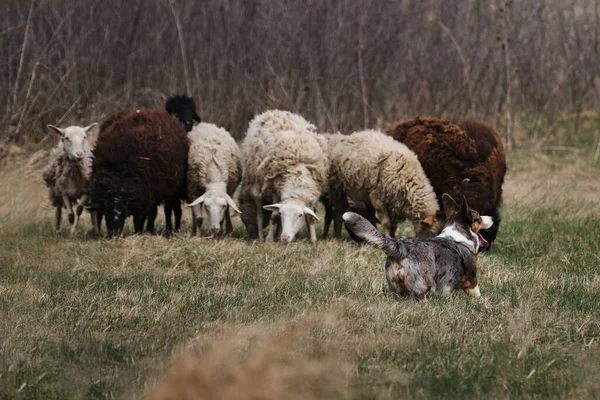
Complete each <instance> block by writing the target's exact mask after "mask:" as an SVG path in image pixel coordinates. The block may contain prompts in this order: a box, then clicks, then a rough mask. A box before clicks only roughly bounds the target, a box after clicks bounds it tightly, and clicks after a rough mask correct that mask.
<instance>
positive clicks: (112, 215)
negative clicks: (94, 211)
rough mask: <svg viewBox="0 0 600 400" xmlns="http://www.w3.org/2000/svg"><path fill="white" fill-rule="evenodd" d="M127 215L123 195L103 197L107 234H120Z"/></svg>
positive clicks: (126, 205) (127, 211) (126, 206)
mask: <svg viewBox="0 0 600 400" xmlns="http://www.w3.org/2000/svg"><path fill="white" fill-rule="evenodd" d="M128 215H129V210H128V204H127V201H126V200H125V197H124V196H122V195H120V194H117V195H115V196H107V197H106V198H105V200H104V217H105V219H106V231H107V232H108V236H110V237H112V236H116V235H120V234H121V232H122V231H123V226H124V225H125V219H126V218H127V216H128Z"/></svg>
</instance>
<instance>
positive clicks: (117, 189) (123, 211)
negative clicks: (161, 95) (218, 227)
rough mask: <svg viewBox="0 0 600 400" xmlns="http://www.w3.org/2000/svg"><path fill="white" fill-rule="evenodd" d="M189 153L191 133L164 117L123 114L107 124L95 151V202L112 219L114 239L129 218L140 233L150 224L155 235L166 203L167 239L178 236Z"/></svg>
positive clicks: (150, 113) (141, 112)
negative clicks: (159, 213) (161, 207)
mask: <svg viewBox="0 0 600 400" xmlns="http://www.w3.org/2000/svg"><path fill="white" fill-rule="evenodd" d="M188 148H189V143H188V138H187V133H186V131H185V129H184V128H183V126H182V125H181V123H180V122H179V121H178V120H177V118H175V117H174V116H171V115H169V114H167V113H165V112H164V111H156V110H154V111H151V110H138V111H132V112H120V113H116V114H114V115H113V116H111V117H110V118H109V119H108V120H107V121H105V122H104V123H103V124H102V126H101V129H100V134H99V135H98V141H97V143H96V148H95V150H94V163H93V166H92V178H91V183H92V199H93V207H94V208H96V209H99V210H100V211H101V212H102V214H104V216H105V217H106V228H107V230H108V234H109V235H114V234H118V233H120V232H121V231H122V229H123V225H124V223H125V219H126V218H127V217H128V216H129V215H132V216H133V223H134V227H135V232H136V233H139V232H142V230H143V227H144V223H145V222H146V219H147V225H146V230H147V231H150V232H152V231H153V229H154V219H155V218H156V207H157V206H158V205H159V204H160V203H163V202H164V204H165V217H166V225H167V233H171V232H172V230H173V226H172V223H171V211H172V210H173V209H174V210H175V229H176V230H178V229H179V227H180V224H181V207H180V202H179V199H180V198H181V196H182V195H183V194H184V190H185V174H186V168H187V155H188Z"/></svg>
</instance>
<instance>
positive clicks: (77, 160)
mask: <svg viewBox="0 0 600 400" xmlns="http://www.w3.org/2000/svg"><path fill="white" fill-rule="evenodd" d="M96 125H97V123H95V122H94V123H93V124H91V125H89V126H86V127H85V128H82V127H80V126H69V127H68V128H64V129H61V128H58V127H56V126H53V125H48V128H50V129H52V131H53V132H56V133H57V134H58V135H59V136H60V138H61V141H60V142H59V143H58V146H56V148H55V149H54V150H53V151H52V154H51V156H50V163H49V164H48V165H47V166H46V168H44V170H43V171H42V177H43V179H44V182H46V186H47V187H48V194H49V196H50V202H51V203H52V205H53V206H54V207H56V231H57V232H59V231H60V220H61V216H62V208H63V207H65V208H66V209H67V212H68V215H69V223H70V224H71V225H72V227H71V235H74V234H75V232H76V231H77V225H78V224H79V216H80V215H81V213H82V211H83V207H84V205H85V204H86V203H87V202H88V200H89V189H90V187H89V184H90V173H91V172H92V159H93V155H92V150H91V148H90V145H89V143H88V141H87V133H88V132H89V130H90V129H92V128H93V127H94V126H96ZM77 202H79V204H78V205H77V208H76V210H75V211H73V205H74V204H75V203H77ZM91 215H92V224H93V225H94V227H95V226H96V224H95V223H94V220H95V214H94V213H93V212H92V213H91Z"/></svg>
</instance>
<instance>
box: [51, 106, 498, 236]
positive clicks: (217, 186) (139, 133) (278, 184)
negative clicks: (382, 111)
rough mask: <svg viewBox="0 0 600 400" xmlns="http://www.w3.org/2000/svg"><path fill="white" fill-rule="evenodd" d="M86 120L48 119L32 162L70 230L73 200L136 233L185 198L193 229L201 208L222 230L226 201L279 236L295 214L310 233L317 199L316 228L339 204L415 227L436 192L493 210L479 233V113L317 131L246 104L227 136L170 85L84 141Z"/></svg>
mask: <svg viewBox="0 0 600 400" xmlns="http://www.w3.org/2000/svg"><path fill="white" fill-rule="evenodd" d="M194 121H197V122H199V123H198V124H196V125H195V126H194ZM95 125H96V124H92V125H90V126H87V127H85V128H82V127H78V126H71V127H68V128H65V129H61V128H57V127H54V126H49V127H50V128H51V129H52V130H53V131H54V132H56V133H57V134H58V135H59V136H60V137H61V140H60V142H59V144H58V146H57V147H56V148H55V149H54V151H53V153H52V156H51V159H50V162H49V164H48V166H47V167H46V168H44V171H43V178H44V181H45V182H46V185H47V187H48V190H49V195H50V200H51V202H52V205H53V206H54V207H56V229H57V230H59V229H60V222H61V215H62V209H63V208H66V210H67V213H68V218H69V222H70V223H71V224H72V228H71V234H75V232H76V230H77V224H78V221H79V218H80V215H81V213H82V211H83V209H84V207H85V208H87V209H88V210H89V211H90V214H91V216H92V222H93V226H94V230H95V231H96V233H99V232H100V226H101V221H102V219H103V218H104V219H105V222H106V228H107V231H108V234H109V235H111V236H112V235H117V234H120V233H121V231H122V229H123V226H124V223H125V220H126V218H127V217H128V216H133V223H134V228H135V232H136V233H139V232H142V231H144V230H145V231H148V232H154V220H155V218H156V215H157V207H158V205H160V204H164V210H165V218H166V230H167V233H171V232H172V231H173V230H179V228H180V224H181V213H182V210H181V200H185V201H187V203H188V204H189V206H190V207H191V211H192V214H193V227H192V233H193V234H194V235H200V234H201V228H202V224H203V220H204V219H206V220H207V225H208V231H209V233H210V234H211V235H215V234H219V233H221V232H226V233H230V232H231V231H232V224H231V216H230V211H232V212H235V213H238V214H240V216H241V218H242V221H243V222H244V225H245V226H246V230H247V232H248V235H249V236H250V237H251V238H256V237H258V238H260V239H266V240H274V239H276V238H279V239H280V241H281V242H284V243H289V242H291V241H292V240H294V238H295V237H296V235H297V234H298V232H299V231H300V229H301V228H302V226H303V225H304V224H306V225H307V226H308V231H309V234H310V240H311V241H313V242H314V241H316V240H317V235H316V230H315V221H318V220H319V217H318V216H317V214H316V212H315V211H316V207H317V205H318V204H319V202H321V203H323V205H324V206H325V221H324V222H325V223H324V236H325V237H326V236H327V235H328V233H329V228H330V224H331V222H333V224H334V232H335V235H336V236H337V237H339V236H340V235H341V228H342V214H343V213H344V212H346V211H348V210H352V211H355V212H357V213H359V214H361V215H363V216H364V217H365V218H366V219H368V220H369V221H370V222H371V223H373V224H374V225H376V224H377V223H380V224H381V226H382V227H383V230H384V233H385V234H386V235H389V236H394V234H395V231H396V229H397V226H398V223H399V222H402V221H404V220H409V221H411V222H412V224H413V226H414V230H415V233H416V234H417V235H418V236H424V235H431V234H436V233H438V232H439V231H440V230H441V228H442V227H443V222H444V221H443V220H444V212H443V204H442V201H441V198H442V194H443V193H448V194H450V195H451V196H453V197H455V198H462V196H464V197H465V198H466V199H467V201H468V202H469V204H470V205H471V207H473V208H474V209H476V210H477V211H479V212H480V213H481V214H485V215H490V216H492V217H493V218H494V221H495V224H494V225H493V228H492V229H490V230H489V231H482V234H483V236H484V238H485V239H486V243H487V244H488V245H489V244H491V243H493V241H494V239H495V237H496V234H497V230H498V225H499V222H500V221H499V211H498V210H499V207H500V202H501V194H502V182H503V180H504V174H505V172H506V159H505V155H504V150H503V148H502V144H501V141H500V139H499V137H498V134H497V132H495V131H494V130H493V129H492V128H490V127H489V126H487V125H485V124H483V123H481V122H477V121H467V122H464V123H460V124H458V125H455V124H452V123H450V122H449V121H445V120H440V119H435V118H419V117H417V118H415V119H411V120H406V121H403V122H402V123H400V124H398V125H396V126H395V127H394V128H392V129H391V130H389V131H388V132H387V133H382V132H381V131H378V130H365V131H362V132H356V133H353V134H350V135H342V134H339V133H337V134H323V133H319V132H318V131H317V128H316V127H315V126H314V125H313V124H311V123H310V122H308V121H307V120H306V119H304V118H303V117H302V116H300V115H297V114H294V113H291V112H288V111H280V110H270V111H266V112H263V113H262V114H259V115H257V116H255V118H254V119H253V120H252V121H251V122H250V124H249V128H248V131H247V134H246V137H245V139H244V140H243V142H242V144H241V146H240V147H238V145H237V144H236V142H235V141H234V140H233V138H232V137H231V135H230V134H229V133H228V132H227V131H226V130H225V129H223V128H220V127H217V126H215V125H213V124H210V123H205V122H200V117H199V116H198V114H197V112H196V106H195V104H194V101H193V99H191V98H189V97H186V96H174V97H171V98H170V99H168V100H167V103H166V111H162V110H137V111H131V112H117V113H115V114H113V115H112V116H110V117H109V118H108V119H107V120H106V121H104V122H103V123H102V124H101V126H100V129H99V135H98V140H97V143H96V146H95V148H94V149H93V151H92V149H91V148H90V145H89V144H88V141H87V133H88V132H89V131H90V129H91V128H92V127H94V126H95ZM240 183H241V188H240V195H239V198H238V200H237V204H236V201H235V200H234V198H233V196H234V192H235V191H236V189H237V187H238V185H240ZM172 213H174V215H175V225H174V226H173V223H172V220H171V216H172ZM223 225H225V227H224V228H225V229H223ZM267 226H268V227H269V229H268V232H267V235H266V237H265V236H264V232H263V230H264V228H266V227H267Z"/></svg>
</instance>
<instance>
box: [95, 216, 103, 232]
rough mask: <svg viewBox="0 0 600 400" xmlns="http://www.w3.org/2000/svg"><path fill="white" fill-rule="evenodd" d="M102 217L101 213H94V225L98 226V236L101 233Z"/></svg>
mask: <svg viewBox="0 0 600 400" xmlns="http://www.w3.org/2000/svg"><path fill="white" fill-rule="evenodd" d="M102 217H104V214H103V213H102V211H96V224H97V226H98V233H99V234H100V233H101V232H102Z"/></svg>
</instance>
